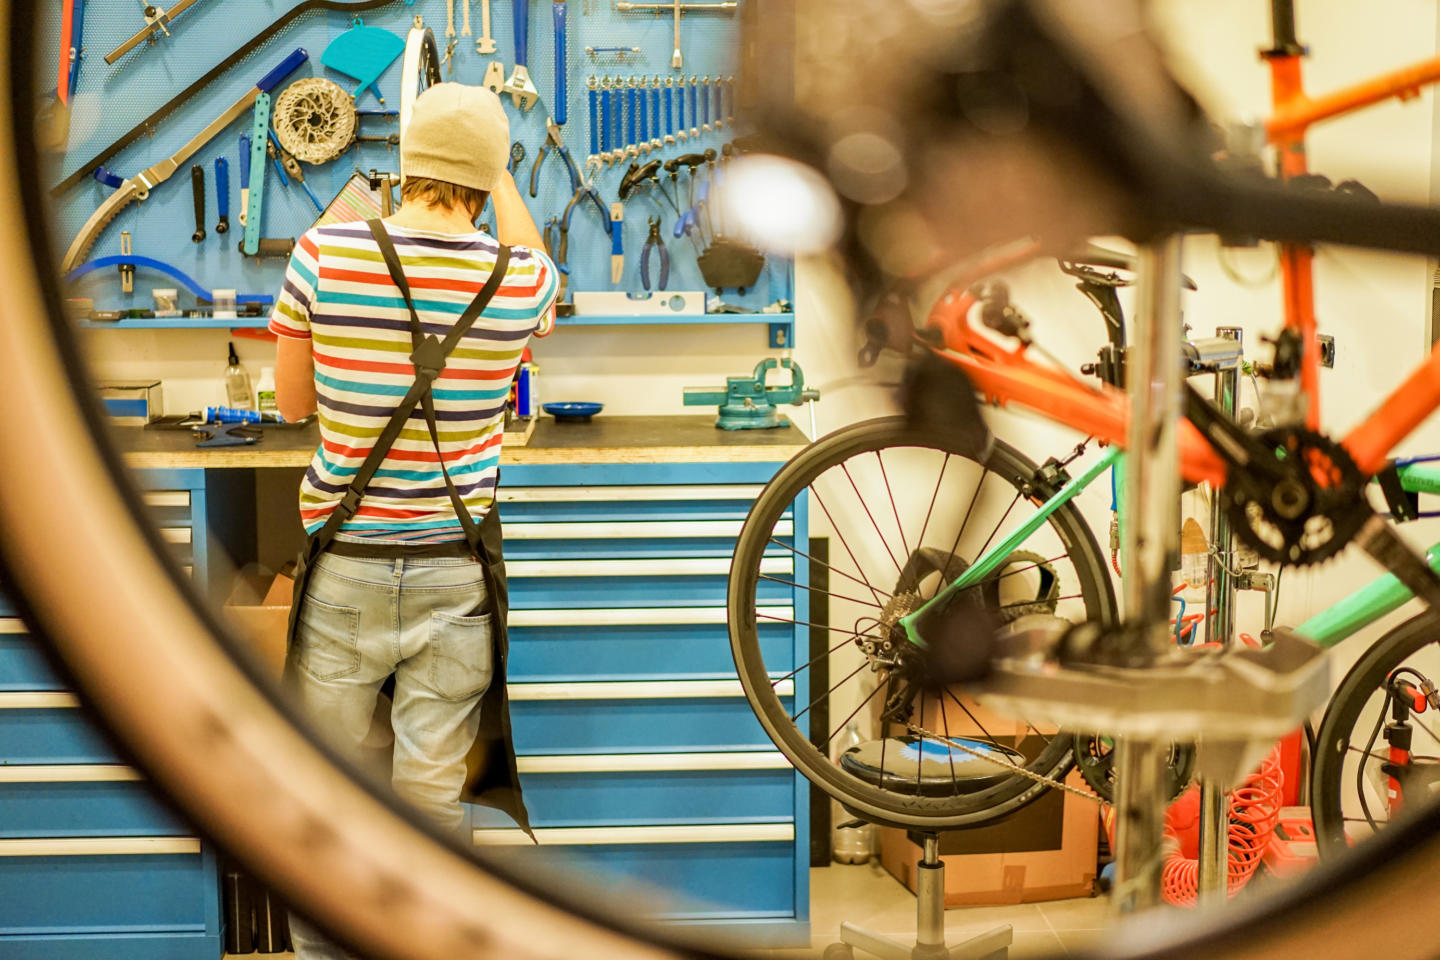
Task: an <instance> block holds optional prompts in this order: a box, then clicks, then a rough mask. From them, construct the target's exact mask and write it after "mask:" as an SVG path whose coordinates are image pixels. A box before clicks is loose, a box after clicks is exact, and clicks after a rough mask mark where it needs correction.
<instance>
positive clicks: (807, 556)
mask: <svg viewBox="0 0 1440 960" xmlns="http://www.w3.org/2000/svg"><path fill="white" fill-rule="evenodd" d="M770 542H771V543H773V544H775V545H776V546H778V547H784V548H785V549H786V550H789V551H790V552H791V553H794V554H797V555H799V556H802V557H804V558H805V559H806V560H809V561H810V562H812V563H818V564H820V566H822V567H824V568H825V569H826V570H829V571H830V572H831V573H838V574H840V576H842V577H844V578H845V579H847V580H854V581H855V582H856V583H858V584H860V586H862V587H865V588H866V589H867V590H869V591H870V592H871V593H875V594H879V596H877V597H876V598H875V599H877V600H878V599H880V597H890V596H893V594H890V593H886V592H885V591H884V590H880V589H878V588H877V587H874V586H871V584H870V582H869V581H868V580H861V579H858V578H857V577H852V576H850V574H848V573H846V572H845V571H844V570H841V569H840V568H839V567H832V566H831V565H830V564H828V563H826V562H825V561H824V560H816V559H815V558H814V557H812V556H810V554H808V553H806V552H805V551H804V550H800V549H797V548H795V547H792V546H790V544H788V543H785V542H783V541H780V540H776V539H775V538H774V537H771V538H770Z"/></svg>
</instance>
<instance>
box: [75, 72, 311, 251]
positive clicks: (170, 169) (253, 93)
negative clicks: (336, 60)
mask: <svg viewBox="0 0 1440 960" xmlns="http://www.w3.org/2000/svg"><path fill="white" fill-rule="evenodd" d="M309 58H310V54H309V53H307V52H306V51H305V49H304V48H303V47H302V48H300V49H297V50H295V51H294V52H293V53H291V54H290V55H289V56H287V57H286V58H285V59H284V60H282V61H281V62H280V63H279V64H278V65H277V66H276V67H275V68H274V69H273V70H271V71H270V72H269V73H267V74H265V76H263V77H261V78H260V80H259V81H258V82H257V83H256V84H255V86H253V87H251V88H250V89H249V90H248V91H246V93H245V95H244V96H242V97H241V98H240V99H239V100H237V101H235V103H233V104H231V105H230V106H229V107H228V108H226V110H225V111H224V112H223V113H221V114H220V116H218V117H216V118H215V119H214V120H212V121H210V123H209V124H207V125H206V126H205V128H204V129H203V130H201V131H200V132H199V133H197V134H196V135H195V136H194V137H192V138H191V139H190V141H189V142H188V143H186V144H185V145H184V146H183V147H181V148H180V149H179V150H177V151H176V152H175V153H173V154H171V155H170V156H169V157H166V158H165V159H164V160H161V161H160V162H158V163H156V164H154V165H153V166H151V167H149V168H147V169H145V170H143V171H141V172H140V173H138V174H136V175H135V176H133V177H131V178H130V179H128V180H125V181H123V182H122V183H121V185H120V186H119V187H118V188H116V190H115V192H114V193H112V194H111V195H110V196H109V197H108V198H106V200H105V202H104V203H102V204H100V206H99V207H98V208H97V209H96V210H95V212H94V213H92V214H91V215H90V218H89V219H88V220H86V221H85V225H84V226H83V227H81V228H80V232H79V233H78V234H77V235H76V236H75V239H74V240H73V241H72V242H71V244H70V248H69V249H68V250H66V252H65V256H64V258H63V259H62V260H61V263H60V268H61V270H69V269H70V268H72V267H74V266H75V265H76V264H77V263H79V262H80V261H81V260H83V259H84V258H85V254H86V253H88V252H89V251H90V248H91V247H92V246H93V245H94V243H95V241H96V239H98V238H99V236H100V233H101V231H103V230H104V229H105V226H106V224H108V223H109V222H110V221H111V220H113V219H115V217H116V215H118V214H119V213H120V211H121V210H122V209H124V208H125V206H126V205H127V204H129V203H130V202H131V201H132V200H141V201H143V200H144V199H145V198H147V197H149V196H150V191H151V190H152V189H154V188H155V187H157V186H159V185H160V184H162V183H164V182H165V181H166V180H168V179H169V178H170V177H171V175H172V174H174V173H175V171H176V170H178V169H179V168H180V164H182V163H184V162H185V161H186V160H189V159H190V157H192V156H193V155H194V154H195V152H196V151H197V150H199V149H200V148H201V147H203V146H204V145H205V144H207V143H209V142H210V141H211V140H212V139H214V137H215V136H216V135H217V134H219V133H220V132H221V131H222V130H224V129H225V128H226V127H228V126H229V125H230V124H231V123H233V122H234V121H235V120H237V119H238V118H240V117H241V116H243V115H244V114H245V111H247V110H249V109H250V108H251V106H252V105H253V104H254V103H255V102H256V101H257V100H258V99H259V98H260V97H264V98H265V99H266V101H267V102H268V101H269V99H270V97H269V94H268V93H267V92H266V91H269V90H272V89H274V87H275V85H276V84H278V83H279V82H280V81H281V80H283V79H285V77H287V76H289V75H290V73H291V72H292V71H294V70H295V69H296V68H297V67H299V66H300V64H302V63H304V62H305V61H306V60H308V59H309ZM262 142H263V141H262Z"/></svg>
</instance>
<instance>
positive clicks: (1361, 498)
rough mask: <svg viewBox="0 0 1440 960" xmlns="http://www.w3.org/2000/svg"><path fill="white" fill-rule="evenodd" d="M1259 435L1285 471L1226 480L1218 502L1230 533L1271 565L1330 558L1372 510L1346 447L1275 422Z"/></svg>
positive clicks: (1363, 478)
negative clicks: (1270, 478) (1280, 475)
mask: <svg viewBox="0 0 1440 960" xmlns="http://www.w3.org/2000/svg"><path fill="white" fill-rule="evenodd" d="M1259 439H1260V440H1261V442H1262V443H1264V444H1265V445H1266V446H1267V447H1269V448H1271V449H1273V450H1274V451H1275V456H1276V460H1277V461H1278V462H1279V463H1282V464H1284V466H1285V474H1286V475H1285V477H1284V479H1282V480H1280V481H1278V482H1266V483H1257V482H1254V481H1249V480H1248V478H1245V477H1239V478H1236V480H1234V481H1229V482H1227V483H1226V484H1225V486H1224V487H1223V488H1222V489H1221V491H1220V495H1221V504H1222V507H1223V509H1224V510H1225V512H1226V514H1227V515H1228V516H1229V518H1230V527H1231V529H1232V530H1233V531H1234V533H1235V536H1237V537H1238V538H1239V539H1240V540H1241V541H1242V542H1243V543H1245V544H1246V545H1248V546H1249V547H1251V548H1252V549H1253V550H1254V551H1255V552H1256V553H1258V554H1259V555H1260V556H1261V557H1263V558H1264V559H1266V560H1268V561H1270V562H1271V563H1283V564H1293V565H1295V566H1306V565H1308V564H1313V563H1320V562H1321V561H1323V560H1328V559H1329V558H1331V557H1333V556H1335V554H1337V553H1339V552H1340V551H1341V550H1343V549H1344V548H1345V546H1346V544H1348V543H1349V542H1350V541H1351V540H1352V539H1354V537H1355V535H1356V534H1357V533H1359V532H1360V528H1361V527H1362V526H1364V524H1365V521H1366V520H1368V519H1369V518H1370V517H1371V516H1373V515H1374V512H1373V511H1372V510H1371V509H1370V507H1369V505H1368V504H1367V503H1366V501H1365V475H1364V474H1363V473H1361V472H1360V468H1359V467H1357V466H1356V465H1355V461H1354V460H1353V459H1351V457H1350V454H1349V453H1348V452H1347V451H1346V450H1345V448H1344V447H1342V446H1340V444H1338V443H1336V442H1335V441H1333V440H1331V439H1330V438H1329V437H1326V436H1323V435H1321V434H1319V433H1316V432H1314V431H1313V430H1307V429H1304V428H1302V427H1277V428H1275V429H1273V430H1267V431H1265V432H1264V433H1262V434H1260V438H1259Z"/></svg>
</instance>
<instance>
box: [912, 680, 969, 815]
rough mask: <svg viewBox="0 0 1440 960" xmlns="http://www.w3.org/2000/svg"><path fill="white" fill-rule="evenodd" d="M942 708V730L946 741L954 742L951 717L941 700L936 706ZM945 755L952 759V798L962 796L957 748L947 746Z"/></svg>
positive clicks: (922, 717) (923, 715) (922, 716)
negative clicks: (956, 773)
mask: <svg viewBox="0 0 1440 960" xmlns="http://www.w3.org/2000/svg"><path fill="white" fill-rule="evenodd" d="M936 706H937V707H939V708H940V729H941V730H943V731H944V732H945V739H946V740H953V739H954V738H953V737H951V736H950V715H949V714H948V713H946V712H945V701H944V700H941V701H940V702H939V703H937V704H936ZM920 719H921V720H924V719H925V714H923V713H922V714H920ZM945 755H946V756H947V757H949V758H950V796H952V797H958V796H959V795H960V778H959V777H957V776H955V748H954V747H953V746H951V745H950V744H948V743H947V744H946V745H945Z"/></svg>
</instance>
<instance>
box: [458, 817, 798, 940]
mask: <svg viewBox="0 0 1440 960" xmlns="http://www.w3.org/2000/svg"><path fill="white" fill-rule="evenodd" d="M600 829H601V831H603V832H608V833H613V832H614V831H613V830H606V829H605V828H600ZM724 829H730V828H724ZM784 830H785V832H787V833H790V834H793V831H792V830H790V829H789V825H788V824H787V825H785V827H784ZM743 831H744V828H739V829H738V830H737V831H736V832H743ZM517 832H518V831H517ZM582 832H583V831H582ZM478 833H481V831H477V834H478ZM536 835H537V837H538V838H539V840H540V846H539V847H529V848H518V849H509V850H504V851H503V852H502V851H500V850H497V851H496V853H498V854H499V855H500V856H501V857H502V858H503V860H504V862H506V863H507V864H508V865H512V866H514V867H516V868H522V869H523V868H531V869H534V868H538V872H539V873H540V875H541V876H542V877H543V876H546V875H548V876H549V877H551V878H553V882H554V883H557V884H559V883H564V884H568V885H575V884H577V883H578V884H580V885H582V887H583V885H585V884H590V885H592V886H593V887H594V888H595V889H597V890H603V891H605V892H606V893H608V894H615V895H619V896H622V897H627V898H628V899H629V901H630V902H631V903H634V904H636V909H637V910H643V912H644V914H645V915H648V916H650V917H656V918H663V919H700V918H709V917H718V916H723V917H729V918H756V919H758V918H764V917H773V918H785V917H794V916H795V915H796V909H795V906H796V892H795V847H794V842H793V839H791V838H788V837H787V838H786V839H783V840H778V841H774V842H767V841H760V842H756V841H734V842H721V843H704V842H700V843H684V842H681V843H674V842H661V843H633V844H629V843H615V844H612V843H603V844H601V845H595V846H589V845H579V844H551V843H549V842H547V839H546V836H545V831H543V830H540V831H537V834H536ZM640 904H645V905H647V907H649V909H645V908H642V907H640V906H639V905H640Z"/></svg>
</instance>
